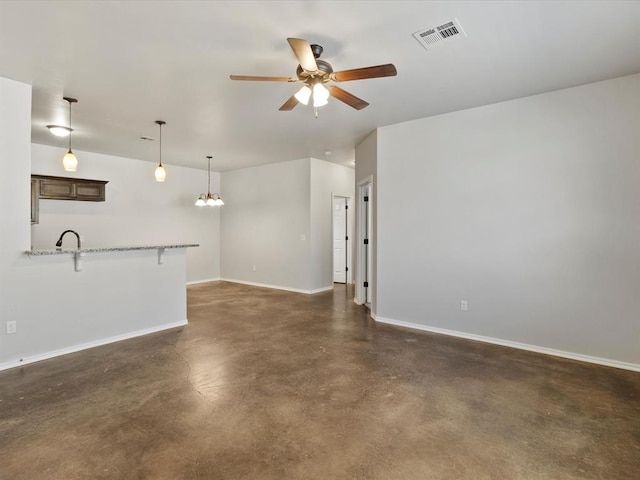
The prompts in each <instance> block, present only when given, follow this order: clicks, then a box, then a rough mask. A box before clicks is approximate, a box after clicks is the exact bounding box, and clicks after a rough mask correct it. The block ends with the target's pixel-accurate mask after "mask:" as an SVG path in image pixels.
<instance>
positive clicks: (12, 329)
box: [7, 320, 17, 335]
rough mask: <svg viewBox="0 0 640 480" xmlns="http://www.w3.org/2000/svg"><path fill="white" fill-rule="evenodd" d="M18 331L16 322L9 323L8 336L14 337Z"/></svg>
mask: <svg viewBox="0 0 640 480" xmlns="http://www.w3.org/2000/svg"><path fill="white" fill-rule="evenodd" d="M16 329H17V325H16V321H15V320H13V321H11V322H7V335H12V334H14V333H16Z"/></svg>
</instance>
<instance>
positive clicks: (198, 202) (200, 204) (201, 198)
mask: <svg viewBox="0 0 640 480" xmlns="http://www.w3.org/2000/svg"><path fill="white" fill-rule="evenodd" d="M205 198H206V197H205V195H204V193H201V194H200V196H199V197H198V200H196V203H195V205H196V207H204V206H205V205H206V203H205V201H204V200H205Z"/></svg>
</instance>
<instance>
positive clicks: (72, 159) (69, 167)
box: [62, 97, 78, 172]
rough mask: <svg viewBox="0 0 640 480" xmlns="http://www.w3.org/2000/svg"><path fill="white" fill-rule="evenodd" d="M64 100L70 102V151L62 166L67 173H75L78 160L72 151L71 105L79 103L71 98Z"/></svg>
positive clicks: (63, 159)
mask: <svg viewBox="0 0 640 480" xmlns="http://www.w3.org/2000/svg"><path fill="white" fill-rule="evenodd" d="M62 98H63V99H64V100H66V101H67V102H69V151H68V152H67V153H66V154H65V156H64V157H63V158H62V166H63V167H64V169H65V170H66V171H67V172H75V171H76V170H77V169H78V159H77V158H76V156H75V155H74V154H73V152H72V151H71V132H72V131H73V130H72V129H71V104H72V103H77V101H78V100H77V99H75V98H71V97H62Z"/></svg>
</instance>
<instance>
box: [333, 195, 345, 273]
mask: <svg viewBox="0 0 640 480" xmlns="http://www.w3.org/2000/svg"><path fill="white" fill-rule="evenodd" d="M333 281H334V283H347V199H346V198H345V197H333Z"/></svg>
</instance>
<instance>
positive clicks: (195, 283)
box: [187, 277, 220, 285]
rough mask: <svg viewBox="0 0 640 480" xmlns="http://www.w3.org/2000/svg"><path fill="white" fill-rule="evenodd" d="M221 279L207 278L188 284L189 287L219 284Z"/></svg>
mask: <svg viewBox="0 0 640 480" xmlns="http://www.w3.org/2000/svg"><path fill="white" fill-rule="evenodd" d="M219 281H220V277H218V278H205V279H203V280H192V281H191V282H187V285H197V284H199V283H209V282H219Z"/></svg>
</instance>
